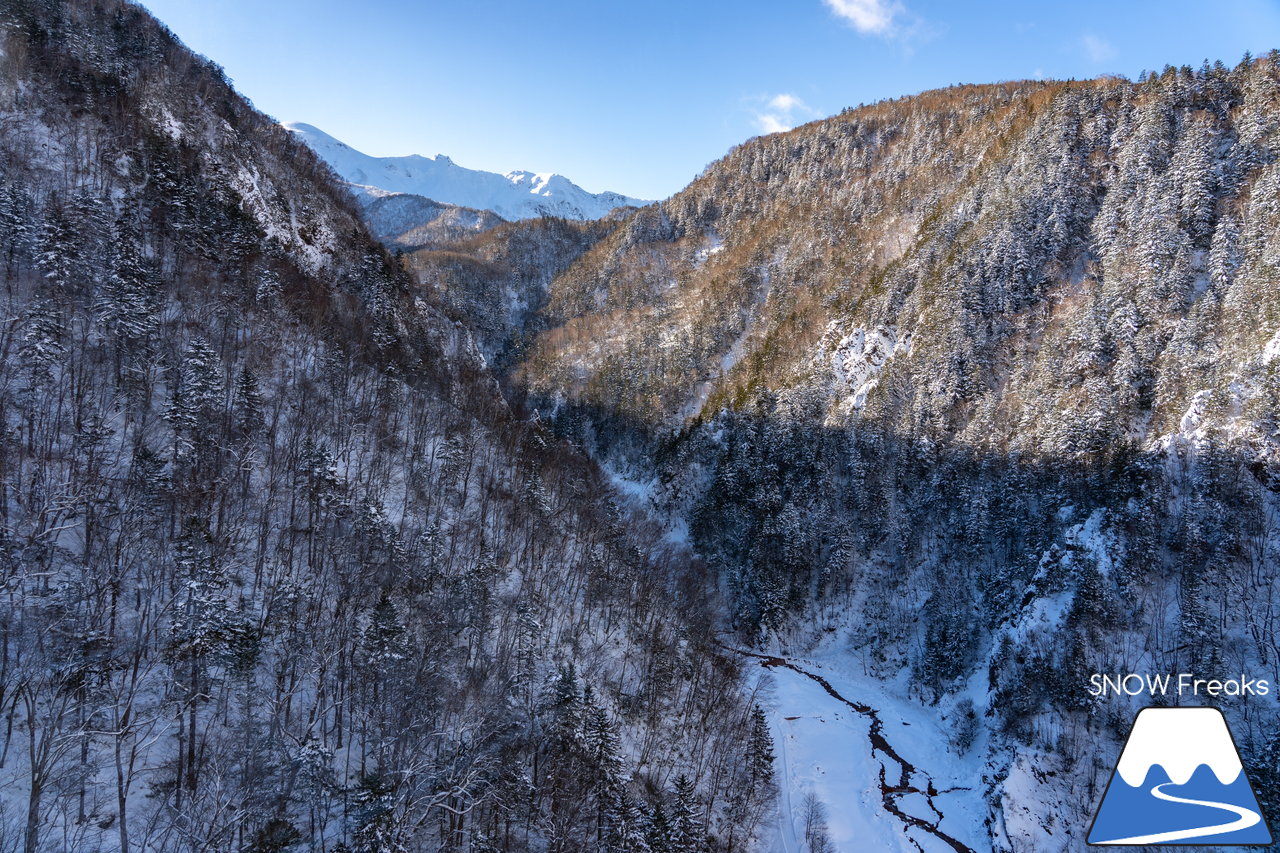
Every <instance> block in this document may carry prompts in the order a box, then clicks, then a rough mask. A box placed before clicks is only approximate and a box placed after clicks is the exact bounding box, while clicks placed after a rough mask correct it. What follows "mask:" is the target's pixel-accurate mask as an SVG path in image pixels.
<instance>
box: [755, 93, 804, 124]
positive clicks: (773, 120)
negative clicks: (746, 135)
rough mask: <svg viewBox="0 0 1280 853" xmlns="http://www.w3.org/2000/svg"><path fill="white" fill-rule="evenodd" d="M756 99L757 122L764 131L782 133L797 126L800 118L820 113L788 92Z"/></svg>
mask: <svg viewBox="0 0 1280 853" xmlns="http://www.w3.org/2000/svg"><path fill="white" fill-rule="evenodd" d="M754 100H755V103H756V104H757V106H756V109H755V124H756V127H758V128H759V129H760V131H761V132H762V133H782V132H783V131H784V130H790V129H791V128H793V127H795V126H796V123H797V122H798V121H799V120H801V119H804V118H813V117H815V116H817V115H818V111H817V110H815V109H814V108H813V107H811V106H809V105H808V104H806V103H805V102H804V101H802V100H800V98H799V97H797V96H796V95H792V94H790V93H788V92H782V93H780V94H777V95H773V96H769V95H764V96H762V97H759V98H756V99H754Z"/></svg>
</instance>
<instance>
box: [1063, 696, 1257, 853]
mask: <svg viewBox="0 0 1280 853" xmlns="http://www.w3.org/2000/svg"><path fill="white" fill-rule="evenodd" d="M1088 843H1089V844H1091V845H1118V844H1124V845H1147V844H1195V845H1209V844H1212V845H1236V846H1253V845H1266V844H1270V843H1271V831H1270V830H1269V829H1267V822H1266V820H1265V819H1263V816H1262V808H1261V807H1260V806H1259V805H1258V798H1257V797H1256V796H1255V795H1254V793H1253V788H1252V787H1251V786H1250V784H1249V778H1248V777H1247V776H1246V775H1245V772H1244V766H1243V765H1242V764H1241V763H1240V753H1239V751H1238V750H1237V749H1236V744H1235V741H1234V740H1233V739H1232V737H1231V731H1230V730H1229V729H1228V728H1227V721H1226V719H1225V718H1224V717H1223V716H1222V712H1221V711H1219V710H1218V709H1217V708H1144V709H1142V711H1140V712H1139V713H1138V718H1137V719H1136V720H1134V722H1133V731H1131V732H1130V733H1129V740H1128V741H1127V742H1126V743H1125V745H1124V751H1123V752H1121V753H1120V761H1119V762H1117V764H1116V769H1115V772H1114V773H1112V774H1111V781H1110V783H1108V784H1107V792H1106V793H1105V794H1103V796H1102V803H1101V804H1100V805H1099V806H1098V813H1097V815H1096V816H1095V817H1094V819H1093V826H1092V827H1090V829H1089V837H1088Z"/></svg>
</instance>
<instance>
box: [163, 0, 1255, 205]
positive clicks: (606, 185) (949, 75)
mask: <svg viewBox="0 0 1280 853" xmlns="http://www.w3.org/2000/svg"><path fill="white" fill-rule="evenodd" d="M143 5H144V6H146V7H147V8H148V9H150V10H151V11H152V12H153V13H154V14H155V15H156V16H157V17H158V18H160V20H162V21H164V22H165V23H166V24H167V25H168V26H169V27H170V29H172V30H173V31H174V32H175V33H177V35H178V36H179V37H180V38H181V39H182V40H183V41H184V42H186V43H187V45H189V46H190V47H192V48H193V49H195V50H196V51H197V52H199V53H202V54H204V55H206V56H208V57H209V58H210V59H213V60H214V61H215V62H217V63H219V64H221V65H222V66H223V67H224V68H225V69H226V71H227V74H228V75H229V76H230V77H231V79H232V80H233V82H234V83H235V85H236V87H237V88H238V89H239V90H240V91H241V92H242V93H244V94H245V95H247V96H248V97H249V98H250V99H251V100H252V101H253V102H254V103H255V104H256V105H257V106H258V108H259V109H262V110H264V111H265V112H267V113H269V114H271V115H273V116H275V117H276V118H278V119H280V120H282V121H284V120H293V121H304V122H308V123H310V124H314V125H316V126H317V127H319V128H321V129H322V130H325V131H327V132H328V133H330V134H332V135H333V136H336V137H338V138H339V139H341V140H343V141H344V142H347V143H348V144H350V145H352V146H354V147H355V148H358V149H360V150H362V151H364V152H365V153H367V154H374V155H379V156H385V155H399V154H428V155H430V154H436V153H444V154H448V155H449V156H450V157H452V158H453V159H454V160H455V161H456V162H457V163H459V164H461V165H463V166H468V167H471V168H477V169H489V170H492V171H498V172H506V171H509V170H512V169H529V170H531V171H536V172H544V171H554V172H560V173H562V174H565V175H567V176H569V177H570V178H571V179H573V180H574V181H576V182H577V183H579V184H581V185H582V186H584V187H586V188H587V189H589V190H592V191H600V190H604V189H611V190H615V191H617V192H623V193H627V194H629V195H634V196H639V197H643V198H660V197H664V196H667V195H670V194H671V193H673V192H675V191H677V190H679V189H680V188H681V187H683V186H684V185H685V184H686V183H688V182H689V181H690V180H691V179H692V178H693V177H694V176H695V175H696V174H697V173H698V172H699V171H701V170H702V168H703V167H704V166H706V165H707V164H708V163H710V162H711V161H713V160H715V159H717V158H718V157H720V156H721V155H723V154H724V153H725V152H726V151H727V150H728V149H729V148H730V147H732V146H733V145H735V144H737V143H738V142H741V141H743V140H745V139H747V138H749V137H751V136H755V135H757V134H759V133H762V132H767V131H773V130H779V129H783V128H786V127H788V126H791V125H794V124H799V123H802V122H804V121H807V120H809V119H811V118H817V117H819V116H825V115H831V114H833V113H836V112H839V111H840V109H841V108H843V107H845V106H851V105H856V104H858V103H862V102H872V101H876V100H880V99H882V98H892V97H897V96H899V95H904V94H911V93H914V92H918V91H921V90H924V89H931V88H935V87H939V86H945V85H949V84H952V83H985V82H992V81H996V80H1010V79H1023V78H1032V77H1049V78H1067V77H1075V78H1083V77H1093V76H1096V75H1098V74H1101V73H1119V74H1124V75H1126V76H1129V77H1136V76H1137V75H1138V73H1139V72H1140V71H1142V70H1144V69H1154V70H1158V69H1160V68H1162V67H1164V65H1166V64H1171V65H1183V64H1190V65H1193V66H1198V65H1199V64H1200V63H1201V62H1202V61H1203V60H1205V59H1210V60H1214V59H1221V60H1223V61H1224V62H1226V63H1227V64H1228V65H1235V64H1236V62H1238V61H1239V59H1240V57H1241V56H1242V55H1243V53H1244V52H1245V51H1246V50H1249V51H1252V52H1253V53H1255V54H1257V53H1263V52H1265V51H1267V50H1270V49H1271V48H1275V47H1280V0H1215V2H1204V0H1197V2H1182V0H1161V2H1120V3H1116V2H1114V0H1110V2H1093V1H1092V0H1085V2H1071V3H1053V4H1048V3H1041V2H1030V3H1027V2H964V3H961V2H955V0H934V1H933V2H930V1H929V0H786V2H781V0H738V2H733V3H730V2H723V0H716V2H707V0H702V2H699V0H683V2H680V1H679V0H677V1H676V2H668V0H645V2H643V3H641V2H627V0H539V2H536V3H534V2H528V0H524V2H516V1H515V0H464V2H456V0H455V2H436V0H388V2H374V0H370V2H365V3H363V4H354V3H350V2H336V0H305V2H304V0H212V2H211V0H143Z"/></svg>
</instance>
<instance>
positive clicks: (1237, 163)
mask: <svg viewBox="0 0 1280 853" xmlns="http://www.w3.org/2000/svg"><path fill="white" fill-rule="evenodd" d="M1277 153H1280V60H1278V58H1277V56H1276V55H1275V54H1273V55H1270V56H1268V57H1265V58H1261V59H1251V58H1246V60H1245V61H1244V62H1242V63H1241V64H1240V65H1238V66H1237V67H1235V68H1233V69H1228V68H1226V67H1224V66H1223V65H1221V64H1217V65H1212V66H1210V65H1208V64H1206V65H1205V66H1204V67H1203V68H1200V69H1196V70H1193V69H1191V68H1181V69H1175V68H1169V69H1166V70H1165V71H1164V72H1162V73H1160V74H1153V75H1149V76H1148V77H1146V78H1144V79H1143V80H1141V81H1139V82H1136V83H1134V82H1130V81H1127V80H1122V79H1113V78H1105V79H1100V80H1093V81H1084V82H1024V83H1006V84H1000V85H992V86H962V87H955V88H951V89H945V90H941V91H936V92H929V93H925V94H922V95H919V96H916V97H911V98H904V99H899V100H896V101H889V102H883V103H879V104H875V105H872V106H866V107H860V108H858V109H850V110H847V111H845V112H844V113H842V114H841V115H839V116H837V117H834V118H831V119H827V120H823V121H819V122H814V123H812V124H809V125H805V126H803V127H800V128H797V129H795V130H793V131H790V132H787V133H782V134H776V135H773V136H768V137H764V138H759V139H754V140H751V141H749V142H747V143H745V144H743V145H741V146H739V147H738V148H736V149H734V150H733V151H732V152H730V154H729V155H728V156H726V157H725V158H724V159H723V160H721V161H719V162H717V163H715V164H713V165H712V166H710V167H709V168H708V169H707V170H706V172H705V173H704V174H703V175H702V176H701V177H700V178H699V179H698V180H696V181H695V182H694V183H693V184H692V185H690V186H689V187H688V188H687V189H686V190H684V191H682V192H681V193H679V194H677V195H676V196H674V197H673V198H671V199H669V200H667V201H664V202H661V203H659V204H656V205H652V206H650V207H647V208H644V209H642V210H641V211H639V212H638V213H636V214H635V215H633V216H631V217H630V218H629V219H628V220H627V221H626V222H625V223H623V224H622V225H620V226H619V227H617V228H615V229H614V230H613V231H612V232H611V233H609V234H607V235H605V236H604V237H603V238H601V239H600V240H599V241H598V242H596V243H595V244H594V245H593V246H591V247H590V248H589V249H587V250H586V251H585V252H584V253H583V254H582V255H581V257H580V258H578V259H577V260H576V261H575V262H574V263H573V264H572V265H571V266H569V267H568V269H567V270H565V271H564V272H563V273H561V274H559V275H558V276H556V277H555V279H554V281H553V282H552V283H551V285H550V288H549V294H548V297H547V304H546V306H545V307H544V308H543V309H542V311H541V312H540V315H539V316H538V317H537V318H536V321H535V326H534V328H535V329H537V328H539V327H541V331H540V332H539V333H538V335H537V337H536V339H535V340H534V341H533V342H532V343H531V344H529V345H528V346H527V347H526V348H524V349H522V350H521V358H520V359H519V361H518V363H515V364H513V365H512V368H511V372H510V381H511V383H512V385H513V387H514V388H515V389H516V391H517V392H518V393H528V394H529V395H530V397H531V399H533V400H534V401H536V403H537V405H538V406H539V408H540V409H541V411H542V413H543V415H544V416H545V417H550V418H551V419H553V421H554V422H555V424H556V427H557V429H558V430H559V431H560V432H561V433H562V434H565V435H569V436H572V437H573V438H574V439H575V440H576V441H579V442H581V443H582V444H584V445H585V446H587V447H589V448H591V449H593V451H594V452H595V453H597V454H598V455H599V456H600V457H601V458H603V459H605V460H607V462H608V464H609V465H610V466H611V467H612V468H613V469H615V470H618V471H621V472H623V473H624V474H626V475H627V476H629V477H630V478H632V479H634V480H636V481H640V482H651V483H652V484H654V486H655V489H654V493H653V496H652V502H653V504H654V506H655V507H656V508H657V509H658V510H660V511H661V512H665V513H666V514H667V516H668V517H669V518H670V519H671V522H672V524H673V525H675V526H676V528H677V529H681V528H686V527H687V530H688V532H689V535H690V537H691V541H692V542H693V544H694V546H695V548H696V549H697V550H698V552H699V553H700V555H701V556H702V557H703V558H705V559H706V560H707V561H708V562H709V563H710V564H711V565H713V566H714V567H715V568H716V570H717V572H718V575H719V577H720V579H721V582H722V585H723V589H724V590H725V592H726V595H727V596H728V598H729V599H730V602H731V604H730V607H731V611H732V614H731V621H732V624H733V626H734V627H735V628H736V630H738V631H739V632H740V634H741V637H742V639H743V641H745V642H754V643H757V644H758V645H759V646H760V647H764V648H780V649H783V650H790V651H793V652H794V651H802V650H803V649H805V648H807V647H808V645H809V644H810V643H811V642H812V641H814V640H815V639H816V638H818V637H820V636H826V635H828V634H839V635H842V636H845V637H846V640H847V643H846V646H847V649H848V652H849V654H850V655H851V656H853V657H854V658H855V659H857V660H859V661H861V665H862V666H865V668H866V669H867V671H869V672H871V673H874V674H875V675H876V676H878V677H880V678H882V679H885V680H886V681H890V682H895V683H898V684H900V685H902V688H903V689H904V690H910V692H911V693H912V694H913V695H915V696H917V697H919V699H920V700H921V701H923V702H926V703H936V704H937V707H938V713H939V715H940V716H942V717H945V718H947V719H951V720H954V721H957V726H958V732H959V731H960V730H963V729H964V728H965V726H964V725H963V721H964V720H965V719H969V718H972V716H973V714H974V713H976V715H977V718H978V719H979V720H980V721H981V722H982V728H983V729H984V730H986V731H989V732H990V733H991V734H992V737H991V738H990V740H989V741H984V743H986V744H987V746H986V747H985V748H986V749H988V751H989V754H988V757H987V762H988V768H989V773H988V775H987V778H986V780H985V787H986V792H987V795H988V799H989V806H990V821H989V828H990V832H991V844H992V845H993V846H994V847H996V848H997V849H1017V850H1037V851H1042V850H1059V849H1077V847H1078V846H1079V845H1080V844H1081V843H1082V842H1081V838H1082V835H1083V833H1084V831H1085V829H1086V828H1087V826H1088V814H1087V810H1088V809H1089V808H1091V804H1092V803H1093V802H1094V801H1095V799H1096V794H1097V793H1098V792H1099V790H1100V786H1102V785H1104V784H1105V782H1106V779H1107V775H1108V774H1109V773H1110V770H1111V767H1110V764H1109V761H1110V756H1111V755H1113V754H1114V752H1113V749H1114V748H1115V745H1116V740H1117V738H1118V737H1119V736H1120V735H1121V734H1122V733H1123V731H1124V730H1125V729H1126V728H1127V726H1128V724H1129V721H1130V720H1131V718H1132V713H1133V710H1134V705H1135V704H1137V703H1138V702H1140V700H1133V703H1129V702H1124V701H1120V700H1117V699H1114V698H1113V699H1110V700H1098V699H1094V698H1092V697H1091V696H1089V695H1088V692H1087V691H1088V687H1089V684H1088V675H1089V674H1090V673H1093V672H1111V673H1115V672H1121V673H1123V672H1134V671H1136V672H1147V671H1150V672H1175V673H1176V672H1194V673H1196V674H1197V675H1198V677H1203V678H1209V677H1221V676H1233V677H1238V676H1239V675H1240V673H1241V672H1246V673H1251V674H1253V675H1255V676H1257V677H1269V678H1270V679H1271V680H1272V681H1273V683H1274V682H1275V681H1277V680H1280V634H1278V633H1277V630H1278V628H1280V590H1278V589H1277V584H1278V582H1280V536H1278V530H1277V525H1276V520H1277V518H1280V500H1278V494H1277V492H1278V491H1280V467H1278V462H1280V457H1278V455H1277V454H1278V452H1280V373H1278V371H1280V239H1278V237H1277V230H1278V229H1280V162H1278V159H1277ZM475 239H476V240H478V241H480V242H481V243H483V242H484V240H485V238H484V237H479V238H475ZM481 272H482V271H481ZM474 286H480V285H474ZM970 703H972V704H970ZM1222 705H1223V707H1224V709H1225V711H1226V713H1227V714H1228V716H1229V718H1230V719H1231V721H1232V725H1233V726H1234V728H1235V731H1236V735H1237V738H1238V739H1239V740H1240V742H1241V745H1242V749H1243V750H1244V752H1245V754H1246V760H1247V761H1248V762H1250V763H1251V767H1252V772H1253V774H1254V777H1255V783H1256V784H1257V785H1258V787H1259V788H1260V791H1261V793H1262V795H1263V797H1264V805H1268V804H1270V808H1271V811H1272V813H1273V814H1272V817H1273V818H1275V817H1278V816H1280V815H1276V814H1275V813H1274V812H1275V807H1276V804H1277V803H1280V787H1277V777H1276V773H1275V757H1276V756H1277V755H1278V754H1280V737H1277V735H1276V734H1275V733H1276V731H1277V728H1276V722H1277V721H1276V712H1275V710H1274V704H1268V702H1266V701H1263V702H1258V701H1254V700H1233V701H1226V702H1223V703H1222ZM972 734H973V732H972V731H971V730H969V731H967V732H965V733H964V734H959V733H958V736H957V742H958V743H959V744H960V746H958V747H957V748H959V749H963V748H967V744H968V743H969V742H971V741H972Z"/></svg>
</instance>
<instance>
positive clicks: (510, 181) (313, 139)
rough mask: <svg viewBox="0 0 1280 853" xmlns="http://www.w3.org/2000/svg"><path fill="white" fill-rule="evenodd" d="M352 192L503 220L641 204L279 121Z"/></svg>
mask: <svg viewBox="0 0 1280 853" xmlns="http://www.w3.org/2000/svg"><path fill="white" fill-rule="evenodd" d="M284 127H285V128H286V129H288V130H290V131H292V132H293V133H296V134H297V135H298V136H299V137H301V138H302V140H303V141H304V142H306V143H307V145H309V146H310V147H311V148H312V149H313V150H314V151H315V152H316V153H317V154H319V155H320V156H321V157H322V158H323V159H324V160H325V161H326V162H328V164H329V165H330V166H332V167H333V169H334V171H336V172H337V173H338V174H339V175H340V176H341V177H342V178H343V179H344V180H346V181H347V182H349V183H351V184H354V185H356V188H357V190H358V191H361V192H365V193H369V192H370V191H371V190H382V191H386V192H393V193H411V194H413V195H419V196H424V197H426V198H430V199H433V200H435V201H438V202H444V203H446V204H453V205H459V206H462V207H470V208H475V209H478V210H490V211H493V212H494V213H496V214H498V215H499V216H501V217H503V218H504V219H509V220H514V219H531V218H534V217H538V216H544V215H550V216H563V217H565V218H568V219H599V218H600V217H602V216H604V215H605V214H607V213H608V212H609V211H611V210H613V209H614V208H616V207H622V206H626V205H631V206H637V207H639V206H643V205H646V204H648V202H647V201H644V200H642V199H637V198H630V197H628V196H624V195H621V194H619V193H614V192H602V193H591V192H587V191H586V190H584V189H583V188H582V187H580V186H578V185H577V184H575V183H574V182H573V181H571V180H569V179H568V178H566V177H565V176H563V175H557V174H553V173H551V172H528V171H512V172H508V173H506V174H505V175H500V174H498V173H496V172H485V171H482V170H479V169H468V168H466V167H465V166H459V165H458V164H457V163H455V162H453V160H452V159H450V158H449V157H447V156H446V155H444V154H437V155H436V156H435V157H424V156H422V155H420V154H410V155H407V156H403V157H373V156H370V155H368V154H365V153H363V152H361V151H357V150H356V149H354V148H352V147H351V146H350V145H347V144H346V143H345V142H342V141H341V140H339V139H336V138H334V137H332V136H330V135H329V134H327V133H325V132H324V131H322V130H320V129H319V128H317V127H315V126H314V125H310V124H306V123H304V122H285V123H284Z"/></svg>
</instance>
